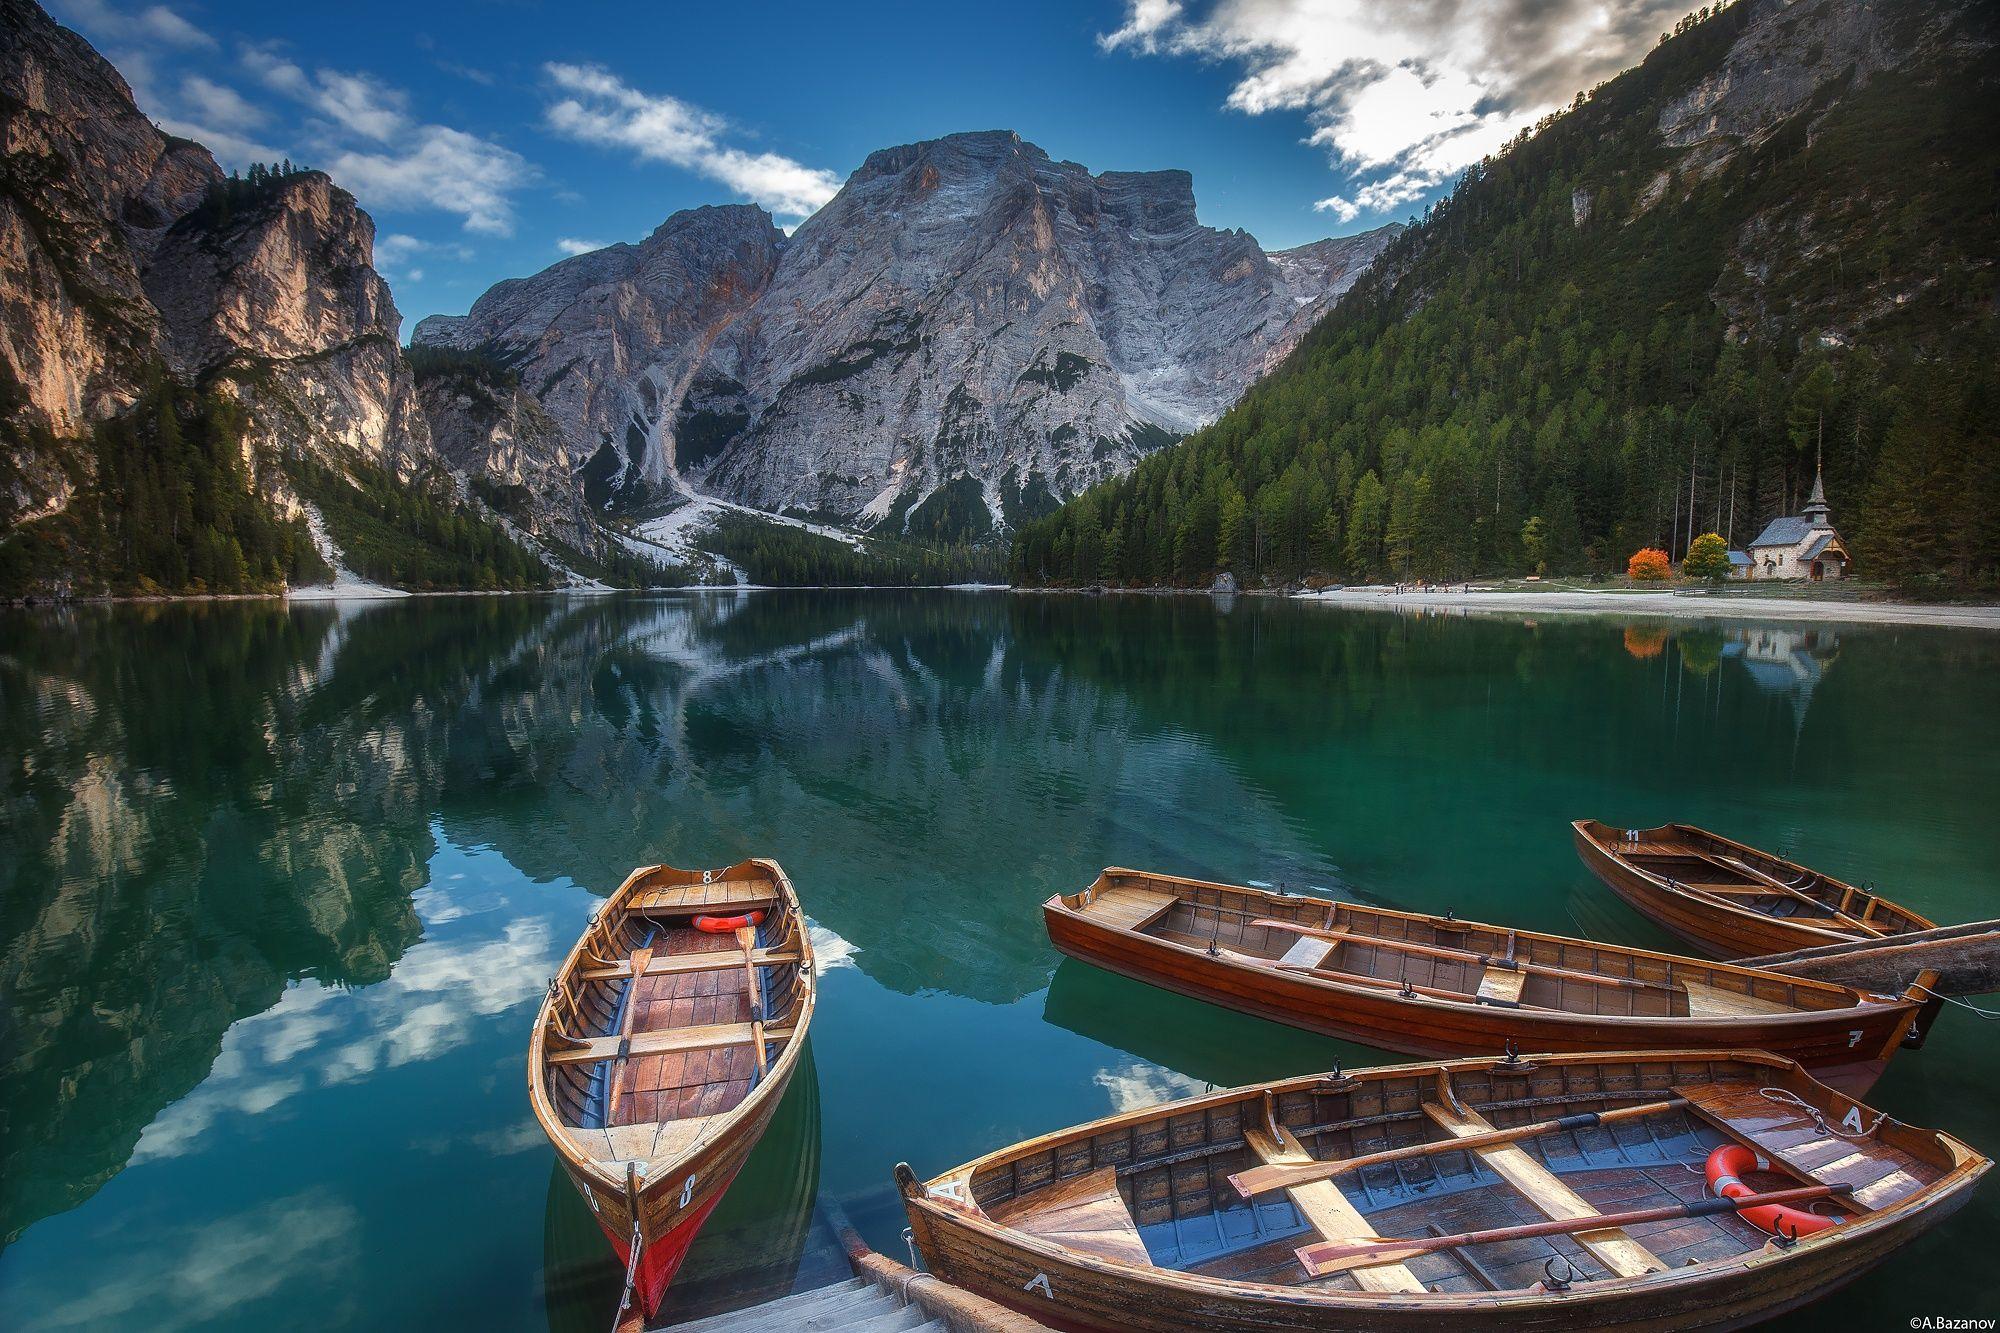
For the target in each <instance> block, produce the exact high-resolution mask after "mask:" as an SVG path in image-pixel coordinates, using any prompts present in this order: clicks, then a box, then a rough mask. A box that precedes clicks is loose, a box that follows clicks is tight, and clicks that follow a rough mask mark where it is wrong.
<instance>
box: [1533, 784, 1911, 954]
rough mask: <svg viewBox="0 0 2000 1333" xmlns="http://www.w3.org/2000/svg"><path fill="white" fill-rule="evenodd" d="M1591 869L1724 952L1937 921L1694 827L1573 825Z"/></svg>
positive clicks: (1648, 911)
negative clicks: (1642, 827) (1620, 827)
mask: <svg viewBox="0 0 2000 1333" xmlns="http://www.w3.org/2000/svg"><path fill="white" fill-rule="evenodd" d="M1570 830H1571V832H1572V834H1573V835H1574V836H1575V839H1576V851H1577V855H1578V856H1580V857H1582V858H1583V863H1584V865H1586V866H1588V867H1589V868H1590V872H1591V873H1592V874H1594V875H1596V876H1597V877H1598V878H1599V879H1601V880H1603V881H1604V883H1605V885H1606V886H1607V887H1608V888H1610V890H1611V891H1612V892H1613V893H1615V894H1617V895H1618V896H1619V897H1620V898H1623V899H1624V900H1625V901H1626V903H1627V904H1628V905H1630V906H1631V908H1632V909H1633V910H1634V911H1636V912H1638V913H1639V914H1640V915H1641V916H1644V917H1648V918H1650V919H1651V920H1652V921H1653V922H1654V923H1655V924H1656V925H1658V926H1659V927H1660V928H1661V929H1663V930H1666V931H1669V932H1671V933H1672V934H1673V935H1675V936H1677V937H1678V938H1680V939H1683V940H1685V941H1687V942H1688V943H1689V944H1692V945H1693V946H1695V947H1696V948H1698V949H1701V950H1703V951H1705V952H1707V953H1710V954H1713V955H1714V956H1716V957H1718V958H1751V957H1756V956H1758V955H1761V954H1778V953H1786V952H1789V951H1791V950H1794V949H1809V948H1812V947H1814V946H1815V945H1824V944H1838V943H1840V942H1842V941H1852V940H1867V939H1893V938H1894V937H1895V936H1898V935H1902V934H1908V933H1910V932H1913V931H1927V930H1932V929H1935V923H1933V922H1931V921H1928V920H1926V919H1925V918H1923V917H1921V916H1918V915H1917V914H1916V913H1915V912H1912V911H1910V910H1909V909H1908V908H1906V907H1899V906H1898V905H1896V904H1895V903H1892V902H1890V901H1889V900H1888V899H1887V898H1883V897H1881V896H1879V895H1878V894H1874V893H1870V892H1869V891H1867V890H1866V889H1858V888H1855V887H1854V886H1853V885H1851V884H1845V883H1842V882H1841V881H1840V880H1837V879H1834V878H1833V877H1832V876H1831V875H1823V874H1820V873H1819V872H1818V871H1816V870H1809V869H1807V868H1806V867H1805V866H1802V865H1797V864H1795V863H1793V862H1791V861H1787V860H1785V859H1784V858H1782V857H1778V856H1773V855H1771V853H1769V852H1763V851H1759V850H1758V849H1757V848H1755V847H1751V846H1748V845H1747V844H1745V843H1740V842H1735V841H1733V840H1731V839H1729V838H1725V837H1723V836H1722V835H1721V834H1719V833H1710V832H1709V831H1708V830H1706V829H1700V828H1696V827H1695V826H1694V825H1692V824H1662V825H1660V826H1659V827H1658V828H1648V829H1619V828H1612V827H1611V826H1610V825H1608V824H1600V823H1598V822H1597V821H1596V820H1594V819H1579V820H1576V821H1575V822H1574V823H1572V824H1571V825H1570Z"/></svg>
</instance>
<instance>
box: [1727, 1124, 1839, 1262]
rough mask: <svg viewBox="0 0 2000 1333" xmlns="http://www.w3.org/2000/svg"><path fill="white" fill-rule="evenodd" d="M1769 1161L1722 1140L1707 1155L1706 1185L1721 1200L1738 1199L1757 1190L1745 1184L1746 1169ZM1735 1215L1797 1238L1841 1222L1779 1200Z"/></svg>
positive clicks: (1764, 1166)
mask: <svg viewBox="0 0 2000 1333" xmlns="http://www.w3.org/2000/svg"><path fill="white" fill-rule="evenodd" d="M1770 1169H1771V1160H1770V1159H1769V1158H1768V1157H1765V1156H1764V1155H1763V1154H1761V1153H1754V1152H1751V1151H1750V1150H1749V1149H1748V1148H1746V1147H1744V1146H1743V1145H1742V1144H1740V1143H1725V1144H1723V1145H1722V1146H1721V1147H1720V1148H1717V1149H1716V1150H1715V1151H1714V1152H1712V1153H1710V1154H1709V1155H1708V1165H1707V1168H1706V1174H1707V1176H1708V1187H1709V1188H1710V1189H1712V1190H1714V1191H1715V1193H1716V1197H1718V1198H1722V1199H1740V1198H1743V1197H1744V1196H1745V1195H1749V1194H1755V1193H1756V1192H1757V1191H1756V1190H1753V1189H1751V1188H1750V1187H1749V1186H1748V1185H1746V1184H1744V1183H1743V1181H1742V1180H1741V1179H1740V1177H1741V1176H1742V1175H1743V1173H1744V1172H1745V1171H1769V1170H1770ZM1737 1216H1739V1217H1741V1218H1742V1219H1743V1220H1744V1221H1746V1222H1748V1223H1749V1224H1750V1225H1751V1226H1753V1227H1756V1228H1758V1229H1759V1230H1761V1231H1768V1232H1770V1233H1771V1234H1772V1235H1774V1236H1785V1237H1788V1238H1792V1239H1796V1238H1797V1237H1800V1236H1810V1235H1813V1234H1815V1233H1817V1232H1821V1231H1827V1230H1830V1229H1831V1228H1833V1227H1837V1226H1839V1225H1840V1219H1839V1218H1837V1217H1825V1216H1822V1215H1821V1214H1819V1213H1808V1212H1804V1211H1802V1210H1800V1209H1797V1208H1787V1207H1786V1206H1785V1205H1783V1204H1781V1203H1770V1204H1765V1205H1764V1206H1763V1207H1761V1208H1740V1209H1738V1210H1737Z"/></svg>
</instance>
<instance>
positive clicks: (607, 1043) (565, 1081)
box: [528, 861, 814, 1326]
mask: <svg viewBox="0 0 2000 1333" xmlns="http://www.w3.org/2000/svg"><path fill="white" fill-rule="evenodd" d="M750 914H760V920H759V921H758V922H757V923H756V924H754V925H744V926H741V927H740V928H729V927H728V921H729V918H732V917H746V916H748V915H750ZM698 918H699V919H702V920H704V921H705V922H706V923H707V924H708V926H710V927H711V929H702V928H697V926H696V924H695V922H696V920H697V919H698ZM716 926H721V927H723V928H722V929H713V928H712V927H716ZM813 995H814V984H813V972H812V944H811V941H810V940H809V939H808V938H807V934H806V924H805V917H804V914H803V913H802V912H801V911H800V909H799V900H798V895H797V894H796V893H795V892H794V891H793V889H792V884H791V881H790V880H789V879H787V878H785V872H784V871H783V870H781V869H779V868H778V864H777V862H775V861H743V862H740V863H739V864H737V865H733V866H731V867H729V868H728V869H727V870H714V871H710V870H676V869H674V868H673V867H671V866H647V867H643V868H641V869H639V870H635V871H633V872H632V874H631V876H630V877H629V878H628V879H627V880H626V881H625V883H624V884H622V885H621V886H619V889H618V891H617V892H616V893H614V894H612V895H611V897H610V898H609V899H608V900H607V901H606V902H605V903H604V905H603V906H602V907H601V908H600V909H599V910H598V912H597V915H596V917H595V918H594V919H593V920H592V921H591V924H590V927H589V929H587V930H585V931H584V933H583V938H581V939H579V940H578V941H577V943H576V947H575V948H573V949H571V950H570V953H569V957H567V958H565V959H564V960H563V964H562V968H561V970H560V971H558V972H557V973H556V976H555V979H554V980H553V981H551V982H550V983H549V993H548V997H547V998H546V999H545V1000H544V1001H543V1002H542V1009H541V1013H540V1015H539V1016H538V1017H537V1019H536V1020H535V1032H534V1036H533V1038H532V1039H531V1040H530V1042H529V1045H528V1099H529V1101H530V1102H531V1103H533V1105H534V1108H535V1118H536V1119H537V1120H538V1121H539V1122H540V1123H541V1126H542V1130H543V1132H544V1133H546V1134H547V1135H548V1136H549V1141H550V1142H551V1143H553V1144H554V1145H555V1149H556V1152H557V1154H558V1156H559V1157H560V1158H561V1160H562V1165H563V1169H564V1171H566V1172H567V1173H568V1174H569V1178H570V1180H571V1181H572V1182H573V1183H574V1184H575V1185H576V1187H577V1189H578V1190H579V1191H580V1192H581V1193H582V1194H583V1197H584V1201H585V1202H586V1203H588V1204H589V1205H590V1207H591V1210H592V1211H593V1212H594V1213H596V1215H597V1221H598V1225H599V1226H601V1227H602V1228H603V1229H604V1234H605V1236H606V1237H607V1238H609V1240H610V1241H611V1246H612V1248H613V1249H614V1250H616V1251H617V1252H618V1257H619V1259H620V1260H621V1261H623V1262H624V1264H625V1266H626V1269H625V1271H626V1288H625V1295H624V1297H623V1299H622V1301H621V1305H620V1309H619V1322H620V1325H621V1326H623V1325H626V1324H628V1323H630V1324H636V1323H638V1322H640V1321H642V1320H644V1319H647V1318H650V1317H651V1316H652V1315H653V1313H654V1312H655V1311H656V1310H657V1309H658V1308H659V1305H660V1298H661V1297H662V1296H663V1295H664V1294H665V1292H666V1289H667V1285H668V1284H669V1283H670V1282H672V1281H673V1278H674V1274H675V1272H676V1271H677V1270H678V1269H679V1268H680V1264H681V1260H682V1259H683V1258H685V1257H686V1255H687V1249H688V1245H689V1244H690V1243H691V1242H692V1241H693V1240H694V1237H695V1233H696V1232H698V1231H699V1230H700V1229H701V1225H702V1223H703V1222H705V1221H707V1220H708V1215H709V1213H711V1212H712V1211H714V1209H715V1206H716V1204H718V1203H720V1202H721V1201H722V1196H723V1193H724V1191H726V1190H727V1189H728V1188H729V1183H730V1181H732V1180H733V1179H735V1177H736V1172H737V1170H738V1169H739V1168H740V1167H741V1166H742V1165H743V1162H744V1159H745V1158H746V1157H748V1156H749V1154H750V1150H751V1148H753V1147H754V1146H756V1143H757V1140H758V1138H759V1137H760V1136H761V1135H762V1134H763V1132H764V1127H765V1126H766V1125H767V1124H769V1123H770V1120H771V1114H772V1112H773V1111H775V1110H776V1109H777V1106H778V1102H779V1100H780V1099H781V1098H782V1097H783V1096H784V1093H785V1085H786V1083H787V1082H788V1081H789V1080H790V1079H791V1076H792V1070H793V1068H794V1067H795V1066H796V1065H797V1063H798V1058H799V1051H800V1050H801V1048H802V1047H803V1046H804V1043H805V1037H806V1028H807V1025H808V1024H809V1023H810V1022H811V1021H812V1010H813Z"/></svg>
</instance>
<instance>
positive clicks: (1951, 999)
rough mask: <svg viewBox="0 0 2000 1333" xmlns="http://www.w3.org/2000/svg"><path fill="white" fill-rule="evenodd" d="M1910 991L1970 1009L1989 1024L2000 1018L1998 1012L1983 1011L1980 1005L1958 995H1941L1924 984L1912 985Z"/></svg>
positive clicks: (1916, 983)
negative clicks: (1916, 991) (1920, 992)
mask: <svg viewBox="0 0 2000 1333" xmlns="http://www.w3.org/2000/svg"><path fill="white" fill-rule="evenodd" d="M1910 989H1911V990H1920V991H1922V992H1923V993H1924V994H1926V995H1928V996H1930V997H1931V998H1932V999H1933V1000H1943V1001H1944V1002H1945V1003H1946V1004H1955V1005H1957V1006H1958V1007H1959V1008H1961V1009H1968V1010H1970V1011H1972V1012H1973V1013H1975V1014H1978V1015H1979V1016H1980V1017H1981V1018H1983V1019H1985V1020H1986V1021H1987V1022H1989V1023H1990V1022H1992V1021H1993V1020H1994V1019H1996V1018H2000V1012H1996V1011H1994V1010H1992V1009H1981V1008H1980V1007H1979V1006H1978V1005H1976V1004H1973V1003H1972V1002H1970V1001H1969V1000H1961V999H1959V998H1958V997H1957V996H1956V995H1939V994H1938V993H1937V992H1936V991H1934V990H1932V989H1931V988H1930V987H1929V986H1926V985H1924V984H1923V983H1922V982H1912V983H1910Z"/></svg>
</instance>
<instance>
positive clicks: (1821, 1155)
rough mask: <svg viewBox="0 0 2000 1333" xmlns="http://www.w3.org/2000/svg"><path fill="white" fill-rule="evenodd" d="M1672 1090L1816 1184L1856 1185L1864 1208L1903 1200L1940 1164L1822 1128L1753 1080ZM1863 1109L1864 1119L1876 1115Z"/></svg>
mask: <svg viewBox="0 0 2000 1333" xmlns="http://www.w3.org/2000/svg"><path fill="white" fill-rule="evenodd" d="M1674 1091H1675V1093H1676V1095H1678V1096H1683V1097H1686V1098H1687V1099H1688V1104H1689V1105H1690V1106H1692V1107H1693V1108H1694V1109H1695V1110H1696V1111H1697V1112H1699V1113H1700V1114H1701V1115H1702V1117H1703V1118H1704V1119H1706V1120H1708V1121H1709V1122H1710V1123H1712V1124H1714V1125H1716V1126H1717V1127H1719V1128H1721V1129H1723V1130H1726V1131H1727V1132H1728V1133H1729V1134H1730V1135H1731V1136H1732V1137H1734V1138H1736V1139H1738V1140H1740V1141H1742V1142H1743V1143H1745V1144H1747V1145H1748V1146H1750V1147H1752V1148H1755V1149H1756V1150H1757V1151H1758V1152H1760V1153H1762V1154H1763V1155H1764V1156H1765V1157H1767V1158H1769V1159H1770V1160H1771V1161H1772V1162H1773V1163H1774V1164H1776V1165H1778V1166H1780V1167H1782V1168H1784V1169H1786V1170H1788V1171H1789V1172H1790V1173H1791V1174H1793V1175H1796V1176H1799V1177H1800V1178H1802V1179H1804V1180H1807V1181H1810V1182H1812V1183H1814V1184H1819V1185H1847V1186H1850V1187H1852V1189H1853V1191H1854V1194H1853V1196H1852V1197H1853V1200H1854V1202H1855V1203H1857V1204H1859V1205H1861V1206H1862V1207H1864V1208H1887V1207H1889V1206H1891V1205H1893V1204H1896V1203H1899V1202H1901V1201H1902V1200H1904V1199H1906V1198H1908V1197H1909V1196H1910V1195H1912V1194H1915V1193H1916V1192H1917V1191H1918V1190H1921V1189H1923V1188H1925V1187H1926V1186H1928V1185H1929V1184H1930V1183H1931V1182H1932V1181H1934V1180H1936V1179H1937V1177H1938V1174H1939V1173H1938V1169H1937V1168H1936V1167H1934V1166H1932V1165H1930V1164H1929V1163H1927V1162H1924V1161H1923V1160H1922V1159H1920V1158H1918V1157H1916V1156H1914V1155H1912V1154H1910V1153H1907V1152H1904V1151H1903V1150H1902V1149H1900V1148H1896V1147H1893V1146H1891V1145H1889V1144H1886V1143H1883V1142H1882V1141H1881V1140H1879V1139H1853V1138H1848V1137H1845V1136H1844V1135H1841V1134H1830V1133H1821V1132H1820V1129H1819V1126H1818V1124H1817V1123H1816V1122H1815V1121H1814V1120H1813V1118H1812V1117H1811V1116H1809V1115H1807V1114H1806V1113H1805V1112H1804V1111H1801V1110H1800V1109H1799V1108H1798V1107H1796V1106H1793V1105H1791V1104H1790V1103H1788V1102H1783V1101H1776V1100H1773V1099H1772V1098H1769V1097H1766V1096H1764V1095H1762V1093H1761V1092H1759V1090H1758V1089H1757V1087H1756V1086H1755V1085H1754V1084H1750V1083H1703V1084H1698V1085H1696V1086H1693V1087H1689V1088H1676V1089H1674ZM1864 1114H1865V1118H1864V1121H1863V1123H1868V1122H1869V1121H1872V1120H1873V1119H1874V1117H1873V1115H1872V1114H1866V1113H1864ZM1832 1118H1833V1117H1829V1119H1832Z"/></svg>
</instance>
